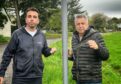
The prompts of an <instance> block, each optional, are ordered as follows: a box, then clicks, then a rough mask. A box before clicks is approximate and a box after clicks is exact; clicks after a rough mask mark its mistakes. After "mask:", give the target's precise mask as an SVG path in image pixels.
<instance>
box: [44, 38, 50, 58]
mask: <svg viewBox="0 0 121 84" xmlns="http://www.w3.org/2000/svg"><path fill="white" fill-rule="evenodd" d="M50 51H51V48H49V47H48V45H47V40H46V38H45V36H44V47H43V49H42V54H44V56H45V57H48V56H50V55H51V53H50Z"/></svg>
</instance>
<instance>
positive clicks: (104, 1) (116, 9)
mask: <svg viewBox="0 0 121 84" xmlns="http://www.w3.org/2000/svg"><path fill="white" fill-rule="evenodd" d="M80 3H81V4H82V6H83V10H87V12H88V14H89V15H92V14H94V13H97V12H100V13H104V14H105V15H107V16H109V17H118V18H121V0H80Z"/></svg>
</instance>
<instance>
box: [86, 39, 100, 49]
mask: <svg viewBox="0 0 121 84" xmlns="http://www.w3.org/2000/svg"><path fill="white" fill-rule="evenodd" d="M87 43H88V44H89V47H90V48H92V49H95V50H97V49H98V45H97V43H96V42H95V41H94V40H89V41H88V42H87Z"/></svg>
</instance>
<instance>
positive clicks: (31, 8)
mask: <svg viewBox="0 0 121 84" xmlns="http://www.w3.org/2000/svg"><path fill="white" fill-rule="evenodd" d="M29 11H35V12H37V13H38V17H39V16H40V12H39V10H38V9H37V8H35V7H29V8H28V9H27V10H26V11H25V14H26V15H27V13H28V12H29ZM26 15H25V16H26Z"/></svg>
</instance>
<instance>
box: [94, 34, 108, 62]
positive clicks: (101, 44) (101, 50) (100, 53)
mask: <svg viewBox="0 0 121 84" xmlns="http://www.w3.org/2000/svg"><path fill="white" fill-rule="evenodd" d="M96 42H97V44H98V47H99V49H98V50H96V54H97V55H98V56H99V57H100V58H101V59H102V60H107V59H108V58H109V51H108V49H107V48H106V46H105V43H104V40H103V38H102V36H101V34H97V35H96Z"/></svg>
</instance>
